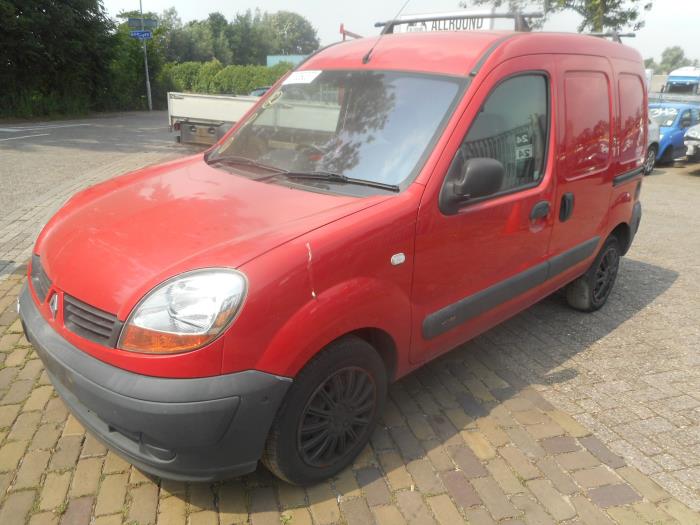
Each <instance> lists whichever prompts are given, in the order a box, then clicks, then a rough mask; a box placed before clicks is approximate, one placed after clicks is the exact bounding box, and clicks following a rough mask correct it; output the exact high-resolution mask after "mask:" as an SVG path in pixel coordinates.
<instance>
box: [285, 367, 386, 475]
mask: <svg viewBox="0 0 700 525" xmlns="http://www.w3.org/2000/svg"><path fill="white" fill-rule="evenodd" d="M376 409H377V388H376V386H375V384H374V380H373V378H372V376H371V374H370V373H369V372H368V371H367V370H364V369H362V368H360V367H346V368H343V369H341V370H338V371H337V372H335V373H334V374H333V375H331V376H330V377H329V378H328V379H326V380H325V381H324V382H323V383H322V384H321V385H319V387H318V388H317V389H316V391H315V392H314V393H313V394H312V395H311V398H310V399H309V402H308V403H307V405H306V407H305V408H304V413H303V416H302V417H301V420H300V423H299V429H298V433H297V447H298V450H299V455H300V456H301V458H302V459H303V461H304V463H306V464H307V465H310V466H312V467H320V468H324V467H328V466H329V465H332V464H334V463H336V462H337V461H339V460H341V459H342V458H343V456H345V455H347V454H348V452H349V451H351V450H352V449H353V448H354V447H355V445H356V444H357V443H358V442H359V441H360V440H361V439H363V438H364V437H365V436H366V434H367V431H368V428H369V424H370V422H371V421H372V420H373V416H374V412H375V411H376Z"/></svg>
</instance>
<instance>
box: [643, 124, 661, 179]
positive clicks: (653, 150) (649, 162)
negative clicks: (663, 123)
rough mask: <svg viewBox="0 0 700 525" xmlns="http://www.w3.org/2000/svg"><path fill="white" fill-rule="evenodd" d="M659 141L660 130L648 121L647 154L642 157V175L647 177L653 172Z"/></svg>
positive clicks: (656, 125)
mask: <svg viewBox="0 0 700 525" xmlns="http://www.w3.org/2000/svg"><path fill="white" fill-rule="evenodd" d="M660 140H661V130H660V129H659V125H658V124H657V123H656V122H655V121H654V120H652V119H649V138H648V140H647V153H646V157H644V175H649V174H650V173H651V172H652V171H654V166H655V165H656V159H657V157H658V156H659V142H660Z"/></svg>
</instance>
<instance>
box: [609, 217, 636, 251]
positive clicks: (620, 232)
mask: <svg viewBox="0 0 700 525" xmlns="http://www.w3.org/2000/svg"><path fill="white" fill-rule="evenodd" d="M612 235H614V236H615V237H616V238H617V240H618V241H619V242H620V253H621V255H625V254H626V253H627V251H628V250H629V248H630V245H631V244H632V228H631V227H630V225H629V224H627V223H626V222H621V223H620V224H618V225H617V226H615V227H614V228H613V230H612V231H611V232H610V235H608V237H610V236H612Z"/></svg>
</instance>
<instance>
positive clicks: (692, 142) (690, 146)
mask: <svg viewBox="0 0 700 525" xmlns="http://www.w3.org/2000/svg"><path fill="white" fill-rule="evenodd" d="M685 147H686V156H687V157H688V160H689V161H690V162H700V124H696V125H695V126H691V127H690V128H688V131H686V132H685Z"/></svg>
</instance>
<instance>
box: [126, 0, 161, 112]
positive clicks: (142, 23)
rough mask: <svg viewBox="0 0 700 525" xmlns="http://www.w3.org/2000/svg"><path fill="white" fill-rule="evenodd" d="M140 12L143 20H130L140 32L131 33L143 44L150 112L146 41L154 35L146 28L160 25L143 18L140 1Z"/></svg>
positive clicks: (140, 1) (151, 108) (151, 109)
mask: <svg viewBox="0 0 700 525" xmlns="http://www.w3.org/2000/svg"><path fill="white" fill-rule="evenodd" d="M139 12H140V13H141V18H129V21H128V25H129V27H140V28H141V29H140V30H137V31H129V34H130V35H131V37H132V38H138V39H139V40H141V42H142V43H143V65H144V67H145V68H146V96H147V97H148V111H153V102H152V101H151V78H150V76H149V74H148V51H146V40H150V39H151V38H153V33H152V32H151V31H146V27H148V28H149V29H155V28H156V26H157V25H158V21H157V20H152V19H148V18H144V17H143V2H142V0H139Z"/></svg>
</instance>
